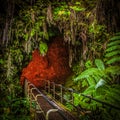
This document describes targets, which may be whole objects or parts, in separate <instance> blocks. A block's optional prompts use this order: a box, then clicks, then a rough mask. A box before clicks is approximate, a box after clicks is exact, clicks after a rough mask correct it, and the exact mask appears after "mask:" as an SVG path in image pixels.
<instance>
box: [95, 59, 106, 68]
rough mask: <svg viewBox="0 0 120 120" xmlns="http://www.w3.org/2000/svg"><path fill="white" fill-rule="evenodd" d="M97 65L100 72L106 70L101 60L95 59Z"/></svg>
mask: <svg viewBox="0 0 120 120" xmlns="http://www.w3.org/2000/svg"><path fill="white" fill-rule="evenodd" d="M95 65H96V66H97V68H98V69H99V70H104V69H105V66H104V63H103V61H102V60H101V59H95Z"/></svg>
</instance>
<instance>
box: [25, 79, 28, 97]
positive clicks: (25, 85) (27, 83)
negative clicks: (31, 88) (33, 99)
mask: <svg viewBox="0 0 120 120" xmlns="http://www.w3.org/2000/svg"><path fill="white" fill-rule="evenodd" d="M27 84H28V83H27V80H26V79H25V81H24V94H25V97H27V92H28V91H27Z"/></svg>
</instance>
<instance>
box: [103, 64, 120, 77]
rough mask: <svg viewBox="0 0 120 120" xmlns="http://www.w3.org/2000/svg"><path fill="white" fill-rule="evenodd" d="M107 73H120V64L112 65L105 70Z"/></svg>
mask: <svg viewBox="0 0 120 120" xmlns="http://www.w3.org/2000/svg"><path fill="white" fill-rule="evenodd" d="M105 73H106V74H109V73H110V74H113V75H120V66H110V67H107V68H106V70H105Z"/></svg>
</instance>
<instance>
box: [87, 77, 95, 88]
mask: <svg viewBox="0 0 120 120" xmlns="http://www.w3.org/2000/svg"><path fill="white" fill-rule="evenodd" d="M86 79H87V82H88V83H89V86H91V85H95V84H96V81H95V79H94V78H93V77H92V76H89V77H88V78H86Z"/></svg>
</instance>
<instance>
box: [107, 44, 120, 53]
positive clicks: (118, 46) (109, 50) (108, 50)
mask: <svg viewBox="0 0 120 120" xmlns="http://www.w3.org/2000/svg"><path fill="white" fill-rule="evenodd" d="M118 49H120V45H115V46H111V47H109V48H108V49H106V52H111V51H113V50H118Z"/></svg>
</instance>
